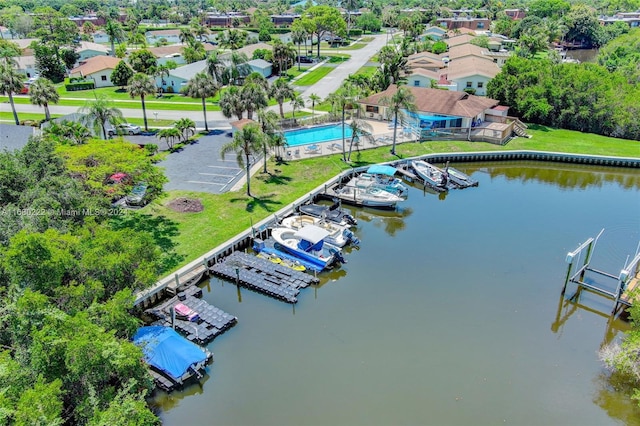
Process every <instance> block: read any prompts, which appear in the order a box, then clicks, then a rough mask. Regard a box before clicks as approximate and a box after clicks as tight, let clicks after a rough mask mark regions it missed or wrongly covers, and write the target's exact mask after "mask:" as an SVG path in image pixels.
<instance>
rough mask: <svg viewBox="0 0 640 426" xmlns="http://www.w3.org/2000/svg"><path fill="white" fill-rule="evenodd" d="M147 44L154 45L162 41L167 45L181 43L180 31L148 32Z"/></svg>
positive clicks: (146, 35)
mask: <svg viewBox="0 0 640 426" xmlns="http://www.w3.org/2000/svg"><path fill="white" fill-rule="evenodd" d="M145 37H146V38H147V43H149V44H151V45H154V44H156V43H157V42H158V41H160V40H161V39H165V40H166V41H167V43H180V30H154V31H147V33H146V34H145Z"/></svg>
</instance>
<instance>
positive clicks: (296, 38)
mask: <svg viewBox="0 0 640 426" xmlns="http://www.w3.org/2000/svg"><path fill="white" fill-rule="evenodd" d="M291 27H292V29H291V41H292V42H294V43H295V44H297V45H298V71H300V44H302V43H306V41H307V32H306V31H305V30H304V28H294V26H293V25H292V26H291Z"/></svg>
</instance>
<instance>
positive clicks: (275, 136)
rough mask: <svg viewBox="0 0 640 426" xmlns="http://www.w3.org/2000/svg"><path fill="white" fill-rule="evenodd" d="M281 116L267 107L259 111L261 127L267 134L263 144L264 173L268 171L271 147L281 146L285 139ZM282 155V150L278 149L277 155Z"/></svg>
mask: <svg viewBox="0 0 640 426" xmlns="http://www.w3.org/2000/svg"><path fill="white" fill-rule="evenodd" d="M279 121H280V119H279V117H278V114H276V113H275V112H274V111H270V110H267V109H261V110H259V111H258V123H260V129H261V130H262V132H263V133H264V134H265V135H266V136H267V137H266V138H265V141H264V143H263V144H262V156H263V157H264V170H263V172H264V173H268V172H267V153H268V151H269V149H270V148H271V147H276V148H279V147H280V145H281V142H282V139H284V135H283V134H282V132H280V131H278V129H279ZM279 156H280V152H279V151H276V157H279Z"/></svg>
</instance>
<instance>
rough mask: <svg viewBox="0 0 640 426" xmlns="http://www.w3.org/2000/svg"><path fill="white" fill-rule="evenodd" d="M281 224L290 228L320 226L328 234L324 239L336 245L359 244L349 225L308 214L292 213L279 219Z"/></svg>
mask: <svg viewBox="0 0 640 426" xmlns="http://www.w3.org/2000/svg"><path fill="white" fill-rule="evenodd" d="M280 224H281V225H282V226H286V227H287V228H291V229H296V230H297V229H302V228H303V227H305V226H306V225H316V226H319V227H320V228H323V229H326V230H327V231H328V232H329V235H328V236H327V238H326V241H327V242H328V243H330V244H333V245H335V246H338V247H344V246H346V245H347V244H353V245H354V246H357V245H359V244H360V240H359V239H358V237H356V236H355V235H354V233H353V232H351V231H350V230H349V225H339V224H337V223H334V222H329V221H328V220H326V219H322V218H317V217H313V216H309V215H294V216H289V217H285V218H284V219H282V221H280Z"/></svg>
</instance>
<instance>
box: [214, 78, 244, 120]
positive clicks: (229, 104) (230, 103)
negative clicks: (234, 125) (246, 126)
mask: <svg viewBox="0 0 640 426" xmlns="http://www.w3.org/2000/svg"><path fill="white" fill-rule="evenodd" d="M218 105H220V110H221V111H222V115H224V116H225V117H226V118H231V117H233V116H234V115H235V116H236V117H238V120H242V114H244V103H243V99H242V91H241V90H240V88H239V87H237V86H231V87H229V88H227V90H225V91H224V92H222V94H221V95H220V101H219V102H218Z"/></svg>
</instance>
